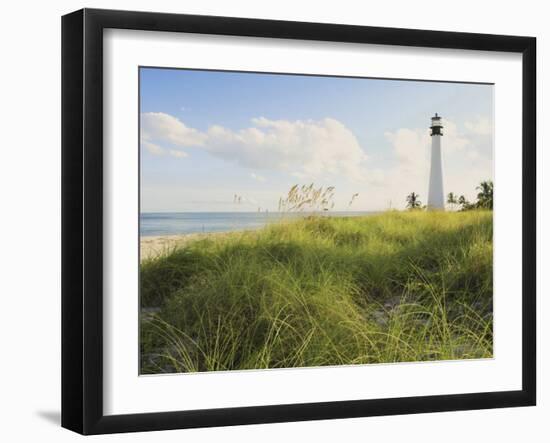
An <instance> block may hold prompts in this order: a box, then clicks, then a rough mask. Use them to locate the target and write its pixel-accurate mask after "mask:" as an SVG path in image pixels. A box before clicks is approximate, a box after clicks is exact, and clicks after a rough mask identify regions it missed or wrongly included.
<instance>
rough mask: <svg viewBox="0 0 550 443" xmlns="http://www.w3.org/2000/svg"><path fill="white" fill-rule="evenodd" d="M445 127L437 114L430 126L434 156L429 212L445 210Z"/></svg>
mask: <svg viewBox="0 0 550 443" xmlns="http://www.w3.org/2000/svg"><path fill="white" fill-rule="evenodd" d="M442 129H443V126H442V125H441V117H440V116H439V115H437V112H436V113H435V116H434V117H432V126H430V136H431V138H432V156H431V167H430V189H429V192H428V210H444V209H445V197H444V194H443V167H442V164H441V137H443V132H442Z"/></svg>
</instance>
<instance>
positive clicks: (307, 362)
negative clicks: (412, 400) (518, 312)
mask: <svg viewBox="0 0 550 443" xmlns="http://www.w3.org/2000/svg"><path fill="white" fill-rule="evenodd" d="M492 236H493V229H492V212H491V211H481V210H477V211H467V212H451V213H449V212H447V213H445V212H424V211H410V212H397V211H394V212H387V213H384V214H381V215H376V216H370V217H350V218H338V217H311V218H307V219H299V220H292V221H288V222H281V223H277V224H273V225H270V226H267V227H265V228H264V229H262V230H259V231H256V232H245V233H235V234H232V235H228V236H226V237H224V238H223V239H219V238H218V239H213V240H210V239H205V240H200V241H197V242H194V243H192V244H190V245H187V246H186V247H185V248H182V249H176V250H173V251H171V252H170V253H168V254H166V255H164V256H162V257H160V258H156V259H154V260H148V261H145V262H143V263H142V265H141V273H140V279H141V304H142V308H143V312H144V313H142V319H141V343H140V345H141V372H142V373H144V374H151V373H162V372H195V371H217V370H242V369H264V368H287V367H303V366H324V365H349V364H366V363H387V362H404V361H427V360H446V359H466V358H486V357H491V356H492V352H493V337H492V287H493V280H492V256H493V253H492V249H493V247H492ZM147 308H157V309H156V310H155V309H147ZM151 312H154V313H151Z"/></svg>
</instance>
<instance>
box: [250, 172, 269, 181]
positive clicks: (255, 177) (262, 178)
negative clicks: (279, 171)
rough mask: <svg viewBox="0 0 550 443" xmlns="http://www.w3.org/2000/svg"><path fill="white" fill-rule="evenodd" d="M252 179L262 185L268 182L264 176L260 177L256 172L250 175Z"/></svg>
mask: <svg viewBox="0 0 550 443" xmlns="http://www.w3.org/2000/svg"><path fill="white" fill-rule="evenodd" d="M250 177H251V178H253V179H254V180H257V181H259V182H261V183H263V182H265V181H266V180H265V177H263V176H261V175H259V174H256V173H255V172H251V173H250Z"/></svg>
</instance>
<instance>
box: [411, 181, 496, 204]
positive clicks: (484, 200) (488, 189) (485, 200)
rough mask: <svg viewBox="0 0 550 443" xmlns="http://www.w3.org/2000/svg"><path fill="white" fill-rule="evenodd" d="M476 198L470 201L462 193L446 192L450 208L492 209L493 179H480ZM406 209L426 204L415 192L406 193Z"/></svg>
mask: <svg viewBox="0 0 550 443" xmlns="http://www.w3.org/2000/svg"><path fill="white" fill-rule="evenodd" d="M476 190H477V191H479V192H478V193H477V199H476V201H475V202H470V201H468V199H466V197H464V195H461V196H459V197H457V196H456V194H455V193H454V192H449V193H448V194H447V204H449V205H450V206H451V208H452V209H458V210H460V211H469V210H472V209H491V210H492V209H493V181H492V180H485V181H482V182H481V183H480V184H479V186H476ZM406 201H407V209H423V208H426V205H422V202H421V201H420V196H419V195H418V194H417V193H416V192H411V193H410V194H409V195H407V199H406Z"/></svg>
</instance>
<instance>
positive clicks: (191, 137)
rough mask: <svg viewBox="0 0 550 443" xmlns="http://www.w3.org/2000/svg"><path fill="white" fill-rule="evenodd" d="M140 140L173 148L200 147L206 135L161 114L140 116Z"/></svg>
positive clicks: (151, 113) (176, 119) (169, 116)
mask: <svg viewBox="0 0 550 443" xmlns="http://www.w3.org/2000/svg"><path fill="white" fill-rule="evenodd" d="M141 137H142V140H143V139H145V140H149V141H151V140H154V141H155V142H157V143H169V144H172V145H175V146H181V147H188V146H202V145H203V144H204V141H205V140H206V135H205V134H202V133H201V132H200V131H197V130H196V129H193V128H189V127H187V126H186V125H185V124H184V123H183V122H182V121H181V120H179V119H178V118H176V117H173V116H171V115H169V114H165V113H163V112H146V113H143V114H141Z"/></svg>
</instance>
